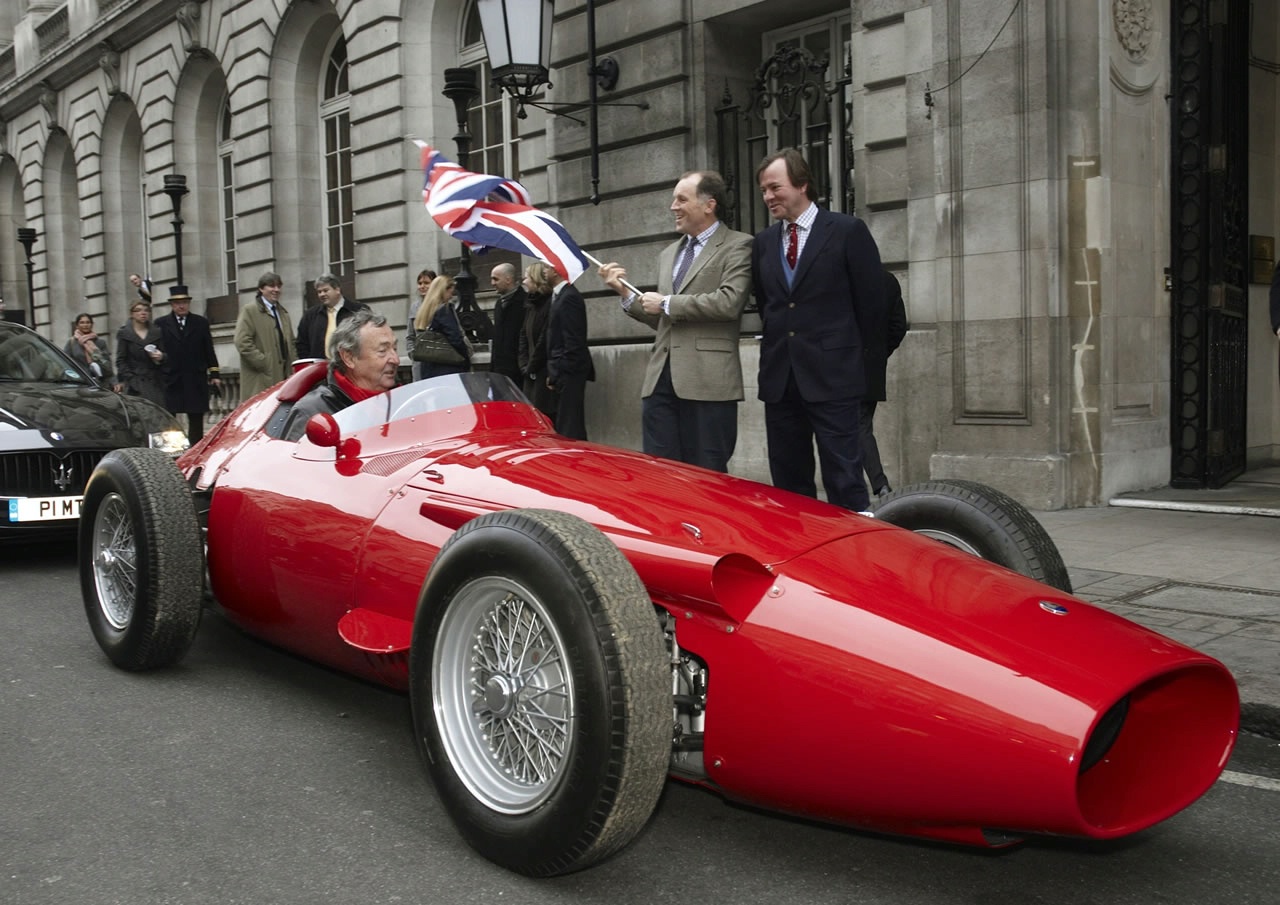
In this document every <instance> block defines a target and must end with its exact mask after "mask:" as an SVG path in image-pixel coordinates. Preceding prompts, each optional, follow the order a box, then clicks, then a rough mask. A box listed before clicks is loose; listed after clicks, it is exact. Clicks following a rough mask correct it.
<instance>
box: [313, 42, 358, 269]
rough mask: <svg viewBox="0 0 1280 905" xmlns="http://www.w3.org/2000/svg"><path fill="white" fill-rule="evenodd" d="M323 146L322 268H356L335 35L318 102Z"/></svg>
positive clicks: (341, 70)
mask: <svg viewBox="0 0 1280 905" xmlns="http://www.w3.org/2000/svg"><path fill="white" fill-rule="evenodd" d="M320 129H321V132H322V133H323V135H322V138H321V146H322V147H323V148H324V219H325V223H324V229H325V257H326V261H325V269H327V270H329V271H332V272H333V273H336V274H349V273H352V272H353V271H354V270H355V231H354V216H353V214H352V206H351V94H350V90H349V89H348V86H347V42H346V39H345V38H343V37H342V36H341V35H338V37H337V40H336V41H335V42H334V45H333V49H332V50H331V51H330V52H329V60H328V63H327V65H326V68H325V73H324V96H323V98H322V100H321V102H320Z"/></svg>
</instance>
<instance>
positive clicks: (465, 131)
mask: <svg viewBox="0 0 1280 905" xmlns="http://www.w3.org/2000/svg"><path fill="white" fill-rule="evenodd" d="M444 96H445V97H447V98H448V99H449V100H451V101H453V112H454V116H455V117H456V119H457V121H458V134H457V135H455V136H453V143H454V144H455V145H457V146H458V166H460V167H462V168H463V169H466V167H467V158H468V157H469V156H470V154H471V128H470V126H469V125H468V123H467V114H468V111H469V110H470V109H471V104H472V102H474V101H475V99H476V98H478V97H479V96H480V88H479V86H478V85H477V84H476V72H475V70H474V69H464V68H461V67H456V68H451V69H446V70H445V71H444ZM453 281H454V285H455V286H456V287H457V289H458V310H459V312H460V313H461V314H465V315H467V321H468V322H469V323H467V324H466V326H467V327H469V328H470V329H471V332H472V339H474V340H476V341H478V342H485V341H486V340H488V338H489V330H488V329H486V328H485V325H486V324H487V322H488V321H487V318H484V317H479V318H477V317H475V316H474V314H473V312H475V311H477V310H478V309H477V307H476V277H475V274H473V273H472V272H471V249H470V248H468V247H467V245H466V243H465V242H464V243H462V254H461V255H460V256H459V258H458V275H457V276H456V277H454V280H453Z"/></svg>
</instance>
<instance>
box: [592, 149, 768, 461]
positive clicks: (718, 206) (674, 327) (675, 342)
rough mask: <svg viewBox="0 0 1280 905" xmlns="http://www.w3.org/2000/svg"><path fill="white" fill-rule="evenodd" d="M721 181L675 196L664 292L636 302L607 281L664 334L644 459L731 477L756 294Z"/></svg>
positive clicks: (696, 179) (692, 181) (647, 394)
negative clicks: (747, 328)
mask: <svg viewBox="0 0 1280 905" xmlns="http://www.w3.org/2000/svg"><path fill="white" fill-rule="evenodd" d="M725 203H726V188H725V182H724V179H723V178H722V177H721V176H720V174H719V173H715V172H712V171H710V170H702V171H694V172H690V173H685V174H684V175H683V176H681V177H680V181H679V182H677V183H676V186H675V189H674V190H673V191H672V193H671V212H672V214H673V215H674V217H675V228H676V231H677V232H679V233H681V234H682V236H683V237H682V238H681V239H680V240H678V241H676V242H673V243H672V244H670V245H668V246H667V247H666V248H664V249H663V250H662V252H661V254H659V255H658V290H657V292H645V293H642V294H638V295H637V294H633V293H632V292H631V290H629V289H628V288H627V287H626V286H624V285H623V283H622V280H623V279H624V278H625V277H626V271H625V270H623V269H622V268H621V267H619V266H618V265H617V264H615V263H609V264H605V265H603V266H602V267H601V268H600V270H599V274H600V277H601V279H603V280H604V281H605V283H607V284H608V285H609V287H610V288H611V289H613V290H614V291H615V292H617V293H618V295H619V296H621V297H622V307H623V310H624V311H626V313H627V314H628V315H630V316H631V317H633V318H635V319H636V320H638V321H640V322H641V323H644V324H648V325H649V326H650V327H652V328H653V329H654V330H655V331H656V336H655V338H654V342H653V351H652V353H651V354H650V356H649V364H648V367H647V368H646V369H645V375H644V385H643V386H642V388H641V391H640V395H641V398H642V403H641V405H642V418H643V421H642V434H643V442H644V451H645V452H647V453H650V454H651V455H655V456H662V457H663V458H667V459H674V460H676V461H678V462H688V463H689V464H691V465H700V466H701V467H703V468H710V469H712V470H714V471H728V469H729V459H730V458H731V457H732V456H733V450H734V447H735V446H736V445H737V440H738V402H739V401H741V399H742V398H743V390H742V362H741V359H740V358H739V357H738V334H739V333H740V324H741V321H742V309H743V308H744V307H745V306H746V304H747V299H748V297H749V296H750V294H751V237H750V236H748V235H747V234H746V233H740V232H735V231H734V230H732V229H730V228H729V227H728V226H725V225H724V224H723V223H721V222H720V214H721V212H722V211H723V210H724V208H725Z"/></svg>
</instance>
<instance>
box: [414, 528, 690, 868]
mask: <svg viewBox="0 0 1280 905" xmlns="http://www.w3.org/2000/svg"><path fill="white" fill-rule="evenodd" d="M409 697H410V704H411V708H412V710H413V723H414V728H415V730H416V736H417V742H418V750H419V753H420V754H421V755H422V760H423V764H424V765H425V766H426V769H427V772H428V773H429V774H430V775H431V780H432V782H433V783H434V784H435V787H436V791H437V792H438V793H439V794H440V799H441V801H442V802H443V803H444V806H445V809H446V810H447V811H448V812H449V816H450V817H451V818H452V819H453V822H454V824H455V825H456V826H457V827H458V830H459V832H461V833H462V835H463V837H464V838H466V840H467V841H468V842H469V843H471V845H472V846H474V847H475V849H476V850H477V851H479V852H480V853H481V854H483V855H484V856H485V857H486V858H489V859H490V860H492V861H494V862H496V863H498V864H501V865H503V866H504V867H507V868H509V869H511V870H515V871H519V872H520V873H523V874H528V875H530V876H535V877H550V876H555V875H557V874H564V873H569V872H570V871H575V870H581V869H582V868H584V867H588V866H590V865H591V864H595V863H597V862H599V861H600V860H602V859H604V858H607V857H609V855H611V854H613V853H614V852H616V851H618V850H619V849H621V848H622V847H623V846H625V845H626V844H627V843H628V842H630V841H631V840H632V839H633V838H634V837H635V835H636V834H637V833H639V832H640V829H641V828H642V827H643V826H644V824H645V821H646V820H648V819H649V815H650V814H651V813H652V812H653V809H654V807H655V805H656V804H657V801H658V796H659V795H660V794H661V792H662V786H663V783H664V782H665V781H666V775H667V765H668V761H669V759H670V755H671V668H670V664H669V657H668V654H667V649H666V643H665V641H664V640H663V637H662V630H661V627H660V626H659V623H658V619H657V617H656V616H655V614H654V609H653V601H652V600H650V599H649V594H648V592H647V591H646V590H645V587H644V584H643V583H642V582H641V581H640V577H639V576H638V575H637V574H636V571H635V569H633V568H632V567H631V564H630V563H629V562H628V561H627V558H626V557H625V556H623V554H622V552H621V551H620V550H619V549H618V548H617V547H616V546H615V545H614V544H613V542H612V541H611V540H609V538H608V537H606V536H605V535H604V534H603V533H601V532H600V530H599V529H597V528H595V527H594V526H592V525H590V524H589V523H587V522H585V521H583V520H582V519H580V518H577V517H575V516H572V515H569V514H568V513H564V512H552V511H548V510H542V509H515V510H511V511H508V512H490V513H486V514H484V515H481V516H477V517H476V518H474V519H472V520H471V521H469V522H467V523H466V524H465V525H463V526H462V527H461V528H459V529H458V530H457V531H456V532H455V533H454V534H453V536H452V537H450V538H449V540H448V541H447V542H446V543H445V545H444V546H443V547H441V548H440V553H439V555H438V556H436V558H435V562H434V563H433V564H432V566H431V572H430V573H429V575H428V576H427V580H426V582H425V584H424V586H423V591H422V597H421V599H420V601H419V603H418V612H417V616H416V618H415V619H414V625H413V642H412V646H411V649H410V655H409Z"/></svg>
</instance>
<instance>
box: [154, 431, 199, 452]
mask: <svg viewBox="0 0 1280 905" xmlns="http://www.w3.org/2000/svg"><path fill="white" fill-rule="evenodd" d="M147 441H148V444H149V445H150V447H151V448H152V449H162V450H164V451H165V452H167V453H168V454H169V455H171V456H177V455H180V454H181V453H182V452H183V450H185V449H186V448H187V447H188V446H190V445H191V444H190V443H188V442H187V435H186V434H184V433H183V432H182V431H157V432H155V433H154V434H148V435H147Z"/></svg>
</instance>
